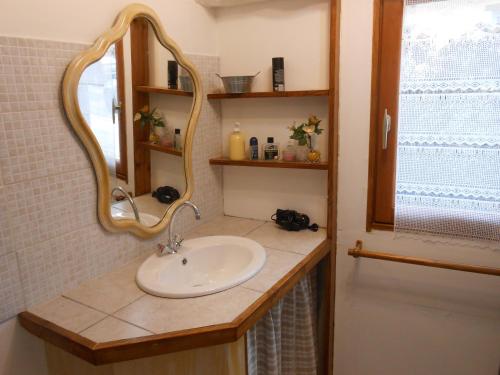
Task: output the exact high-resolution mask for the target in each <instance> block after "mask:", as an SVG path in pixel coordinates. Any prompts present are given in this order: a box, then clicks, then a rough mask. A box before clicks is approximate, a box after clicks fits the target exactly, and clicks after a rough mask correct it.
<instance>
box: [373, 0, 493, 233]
mask: <svg viewBox="0 0 500 375" xmlns="http://www.w3.org/2000/svg"><path fill="white" fill-rule="evenodd" d="M369 179H370V184H369V194H368V215H367V229H368V230H370V229H372V228H377V229H392V228H394V227H395V228H396V229H397V230H401V231H410V232H418V233H429V234H440V235H443V234H444V235H451V236H456V237H466V238H480V239H488V240H497V241H498V240H500V0H474V1H472V0H444V1H443V0H440V1H437V0H406V1H403V0H380V1H379V2H377V4H376V7H375V22H374V54H373V78H372V118H371V144H370V174H369Z"/></svg>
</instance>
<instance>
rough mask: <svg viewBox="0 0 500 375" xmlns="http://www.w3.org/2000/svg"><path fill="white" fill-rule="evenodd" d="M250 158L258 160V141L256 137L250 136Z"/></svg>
mask: <svg viewBox="0 0 500 375" xmlns="http://www.w3.org/2000/svg"><path fill="white" fill-rule="evenodd" d="M250 160H259V141H258V140H257V138H255V137H252V138H250Z"/></svg>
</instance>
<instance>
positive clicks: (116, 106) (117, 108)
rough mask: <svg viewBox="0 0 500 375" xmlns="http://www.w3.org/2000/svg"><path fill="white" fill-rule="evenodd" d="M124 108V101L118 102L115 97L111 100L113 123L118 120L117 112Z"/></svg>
mask: <svg viewBox="0 0 500 375" xmlns="http://www.w3.org/2000/svg"><path fill="white" fill-rule="evenodd" d="M121 110H122V103H120V102H117V101H116V99H115V98H113V100H112V101H111V116H112V117H113V124H114V123H115V122H116V118H115V114H116V112H118V113H120V111H121Z"/></svg>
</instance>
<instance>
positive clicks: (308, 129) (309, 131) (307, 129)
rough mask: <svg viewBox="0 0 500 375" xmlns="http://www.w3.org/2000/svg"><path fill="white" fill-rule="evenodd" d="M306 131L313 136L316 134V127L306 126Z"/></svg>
mask: <svg viewBox="0 0 500 375" xmlns="http://www.w3.org/2000/svg"><path fill="white" fill-rule="evenodd" d="M303 129H304V131H305V132H306V133H307V134H313V133H314V125H306V126H304V128H303Z"/></svg>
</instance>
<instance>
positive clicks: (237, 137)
mask: <svg viewBox="0 0 500 375" xmlns="http://www.w3.org/2000/svg"><path fill="white" fill-rule="evenodd" d="M229 159H230V160H243V159H245V140H244V139H243V134H241V131H240V123H239V122H237V123H235V124H234V131H233V132H232V133H231V135H230V136H229Z"/></svg>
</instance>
